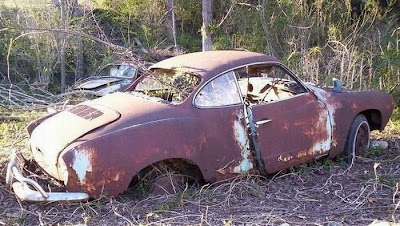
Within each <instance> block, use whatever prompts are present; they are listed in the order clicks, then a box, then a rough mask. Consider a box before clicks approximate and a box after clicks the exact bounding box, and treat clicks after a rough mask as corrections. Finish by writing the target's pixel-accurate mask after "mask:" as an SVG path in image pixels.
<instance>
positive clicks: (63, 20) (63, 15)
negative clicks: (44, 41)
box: [60, 0, 67, 92]
mask: <svg viewBox="0 0 400 226" xmlns="http://www.w3.org/2000/svg"><path fill="white" fill-rule="evenodd" d="M66 11H67V10H66V1H65V0H61V12H60V13H61V16H60V17H61V29H65V28H66V24H67V22H66ZM60 72H61V87H60V89H61V92H64V91H65V77H66V75H65V34H64V33H61V45H60Z"/></svg>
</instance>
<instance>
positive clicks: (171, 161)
mask: <svg viewBox="0 0 400 226" xmlns="http://www.w3.org/2000/svg"><path fill="white" fill-rule="evenodd" d="M160 164H162V165H166V166H168V167H169V168H170V169H173V170H176V171H178V172H179V173H185V174H186V175H188V176H191V177H193V178H194V179H196V180H198V181H204V172H203V171H202V169H201V168H200V167H199V165H198V164H196V163H195V162H194V161H192V160H190V159H187V158H168V159H163V160H159V161H154V162H153V163H151V164H149V165H147V166H145V167H143V168H142V169H140V170H139V171H138V172H137V173H135V174H133V175H132V180H131V182H130V184H129V187H131V186H134V185H136V184H138V183H139V182H140V180H141V179H142V178H143V177H145V176H146V174H147V173H148V172H149V171H150V170H151V169H152V167H153V166H155V165H160Z"/></svg>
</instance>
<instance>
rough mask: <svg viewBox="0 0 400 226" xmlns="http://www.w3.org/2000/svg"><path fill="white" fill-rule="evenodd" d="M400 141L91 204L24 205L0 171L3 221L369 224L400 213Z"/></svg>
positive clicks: (23, 223) (8, 222)
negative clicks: (350, 158) (349, 158)
mask: <svg viewBox="0 0 400 226" xmlns="http://www.w3.org/2000/svg"><path fill="white" fill-rule="evenodd" d="M399 143H400V141H399V140H396V141H391V142H390V147H389V149H387V150H379V149H378V150H369V151H367V152H366V153H364V155H363V156H362V157H357V158H356V159H355V161H354V162H353V164H351V165H349V164H347V163H345V161H344V160H343V159H336V160H334V161H332V160H322V161H318V162H315V163H310V164H307V165H301V166H297V167H295V168H292V169H290V170H288V171H287V172H285V173H283V172H281V173H278V174H276V175H272V176H270V177H268V178H263V177H259V176H255V175H248V176H245V177H238V178H235V179H233V180H230V181H225V182H220V183H216V184H212V185H204V186H202V187H200V188H194V189H192V188H191V189H187V190H185V191H184V192H181V193H179V194H173V195H168V196H165V195H164V196H154V197H148V196H145V197H143V196H142V197H141V198H138V195H137V193H136V194H135V195H131V194H124V195H121V196H119V197H116V198H101V199H97V200H93V201H90V202H85V203H65V202H64V203H59V202H56V203H47V204H45V203H19V202H18V201H17V200H16V199H15V197H14V196H13V195H12V194H10V193H9V191H7V189H6V187H5V184H4V183H5V182H4V175H5V166H4V164H3V166H2V168H1V176H0V225H1V224H7V225H8V224H20V225H38V224H44V225H49V224H62V225H64V224H67V225H68V224H88V225H98V224H102V225H103V224H106V225H111V224H134V225H136V224H211V225H231V224H263V225H267V224H268V225H280V224H283V223H288V224H290V225H304V224H313V225H314V224H317V225H348V224H349V225H366V224H370V223H371V222H373V221H374V220H381V221H387V222H393V221H396V220H399V219H400V210H399V207H398V205H399V202H400V192H399V191H398V186H399V180H400V149H399Z"/></svg>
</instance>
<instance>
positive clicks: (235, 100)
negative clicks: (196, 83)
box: [194, 71, 242, 107]
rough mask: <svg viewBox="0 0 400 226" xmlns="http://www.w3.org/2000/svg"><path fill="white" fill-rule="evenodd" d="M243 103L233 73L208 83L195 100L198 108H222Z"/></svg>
mask: <svg viewBox="0 0 400 226" xmlns="http://www.w3.org/2000/svg"><path fill="white" fill-rule="evenodd" d="M241 102H242V101H241V98H240V93H239V90H238V88H237V85H236V81H235V74H234V73H233V72H232V71H230V72H227V73H225V74H223V75H221V76H218V77H217V78H214V80H212V81H211V82H209V83H207V85H205V86H204V87H203V88H202V89H201V90H200V92H199V93H198V94H197V96H196V98H195V100H194V104H195V105H196V106H197V107H221V106H228V105H234V104H240V103H241Z"/></svg>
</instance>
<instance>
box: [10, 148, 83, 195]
mask: <svg viewBox="0 0 400 226" xmlns="http://www.w3.org/2000/svg"><path fill="white" fill-rule="evenodd" d="M24 161H25V159H24V158H23V157H22V155H21V154H20V152H19V151H18V150H14V151H13V152H12V154H11V159H10V162H9V163H8V167H7V176H6V183H7V186H9V187H12V188H13V190H14V192H15V194H16V196H17V197H18V198H19V199H20V200H22V201H48V202H51V201H60V200H63V201H82V200H86V199H88V198H89V195H88V194H86V193H82V192H78V193H72V192H70V193H67V192H46V191H44V189H43V188H42V187H41V186H40V185H39V184H38V183H37V182H36V181H34V180H32V179H30V178H26V177H24V176H23V175H22V173H21V172H20V169H19V167H20V166H19V165H21V164H23V162H24ZM14 179H15V180H16V181H15V182H14ZM31 187H32V188H33V189H34V190H33V189H31Z"/></svg>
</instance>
